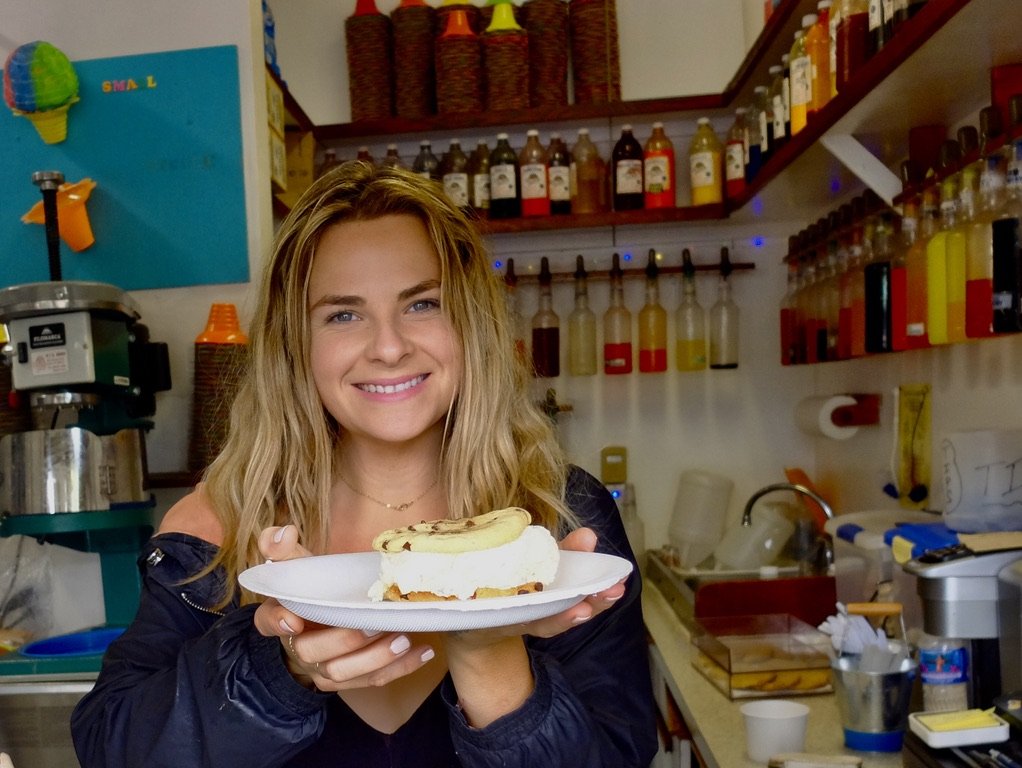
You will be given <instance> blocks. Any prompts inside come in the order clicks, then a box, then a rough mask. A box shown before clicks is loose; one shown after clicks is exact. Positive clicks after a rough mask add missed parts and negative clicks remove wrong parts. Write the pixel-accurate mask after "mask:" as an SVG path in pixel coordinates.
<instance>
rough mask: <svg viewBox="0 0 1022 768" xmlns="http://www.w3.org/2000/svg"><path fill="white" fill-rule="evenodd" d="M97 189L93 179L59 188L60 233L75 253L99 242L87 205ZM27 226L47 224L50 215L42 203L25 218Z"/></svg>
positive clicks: (23, 219) (58, 223) (58, 219)
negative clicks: (93, 229) (93, 191)
mask: <svg viewBox="0 0 1022 768" xmlns="http://www.w3.org/2000/svg"><path fill="white" fill-rule="evenodd" d="M95 188H96V182H94V181H93V180H92V179H82V180H81V181H77V182H75V183H74V184H61V185H60V187H59V188H58V189H57V231H58V232H59V233H60V239H61V240H63V241H64V242H65V243H66V244H67V247H68V248H70V249H71V250H72V251H74V252H75V253H80V252H81V251H84V250H85V249H86V248H88V247H89V246H91V245H92V244H93V243H95V242H96V238H95V237H94V236H93V234H92V224H91V222H90V221H89V212H88V210H87V209H86V207H85V202H86V201H87V200H88V199H89V195H90V194H92V190H94V189H95ZM21 220H22V221H23V222H25V223H26V224H45V223H46V214H45V212H44V211H43V202H42V200H40V201H39V202H38V203H36V204H35V205H33V206H32V208H31V209H30V210H29V212H28V213H26V214H25V215H24V216H22V217H21Z"/></svg>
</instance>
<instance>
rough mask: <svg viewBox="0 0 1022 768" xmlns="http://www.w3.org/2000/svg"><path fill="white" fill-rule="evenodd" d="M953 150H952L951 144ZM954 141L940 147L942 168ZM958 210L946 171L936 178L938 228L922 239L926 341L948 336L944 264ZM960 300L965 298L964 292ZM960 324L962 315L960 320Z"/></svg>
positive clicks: (953, 186)
mask: <svg viewBox="0 0 1022 768" xmlns="http://www.w3.org/2000/svg"><path fill="white" fill-rule="evenodd" d="M952 144H953V145H954V147H955V150H954V151H952V149H951V145H952ZM957 146H958V143H957V142H952V141H947V142H945V143H944V146H942V147H941V161H940V165H941V167H942V168H947V167H948V166H949V165H950V164H951V163H953V162H954V161H955V160H957V157H953V155H955V154H957ZM957 213H958V176H957V175H955V174H948V175H947V176H946V177H945V178H944V179H942V180H941V182H940V230H939V231H938V232H937V233H935V234H934V235H933V237H931V238H930V239H929V241H928V242H927V243H926V325H927V332H928V333H929V336H930V344H947V343H948V342H949V341H950V338H949V336H948V299H949V298H950V297H949V295H948V264H949V250H950V248H952V247H954V246H953V245H952V241H955V240H957V238H954V237H953V236H952V235H953V232H954V229H955V225H956V223H957ZM960 256H961V259H962V275H963V280H964V273H965V261H964V260H965V241H964V239H962V240H961V246H960ZM962 301H963V302H964V301H965V297H964V295H963V296H962ZM962 322H963V324H964V317H963V320H962Z"/></svg>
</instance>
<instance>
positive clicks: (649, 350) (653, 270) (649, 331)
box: [639, 248, 667, 373]
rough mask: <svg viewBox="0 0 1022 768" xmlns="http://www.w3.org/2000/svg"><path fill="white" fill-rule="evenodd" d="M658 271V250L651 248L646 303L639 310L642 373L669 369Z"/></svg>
mask: <svg viewBox="0 0 1022 768" xmlns="http://www.w3.org/2000/svg"><path fill="white" fill-rule="evenodd" d="M658 273H659V270H658V269H657V265H656V251H654V250H653V249H652V248H651V249H650V251H649V261H648V263H647V264H646V303H645V304H643V306H642V309H640V310H639V371H640V372H641V373H660V372H662V371H666V370H667V310H665V309H664V308H663V307H662V306H660V289H659V286H658V285H657V275H658Z"/></svg>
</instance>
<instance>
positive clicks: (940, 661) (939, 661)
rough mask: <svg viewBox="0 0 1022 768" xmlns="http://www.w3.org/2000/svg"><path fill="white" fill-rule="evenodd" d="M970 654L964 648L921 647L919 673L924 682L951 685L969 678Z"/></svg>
mask: <svg viewBox="0 0 1022 768" xmlns="http://www.w3.org/2000/svg"><path fill="white" fill-rule="evenodd" d="M968 669H969V654H968V652H967V651H966V650H965V649H964V648H961V647H959V648H946V647H945V648H920V649H919V674H920V676H921V677H922V679H923V683H929V684H930V685H934V684H936V685H951V684H953V683H964V682H967V681H968V680H969V675H968Z"/></svg>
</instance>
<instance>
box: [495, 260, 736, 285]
mask: <svg viewBox="0 0 1022 768" xmlns="http://www.w3.org/2000/svg"><path fill="white" fill-rule="evenodd" d="M722 265H723V262H720V261H717V262H714V263H712V264H693V265H692V266H693V267H694V269H695V271H696V272H709V273H717V272H720V271H721V266H722ZM728 266H729V267H730V268H731V270H732V271H734V272H737V271H739V270H750V269H755V268H756V265H755V264H754V263H753V262H751V261H729V262H728ZM684 271H685V268H684V267H682V266H681V265H680V264H678V265H677V266H672V267H665V266H661V265H659V264H657V274H658V275H680V274H682V273H683V272H684ZM610 273H611V271H610V270H609V269H594V270H589V269H587V270H586V279H587V280H610V276H611V274H610ZM621 273H622V278H624V279H625V280H627V279H628V278H631V277H642V278H645V277H646V267H645V266H641V267H632V268H629V269H625V268H622V269H621ZM505 279H513V280H515V281H516V283H517V284H518V285H521V284H523V283H528V284H531V283H539V275H538V274H535V275H533V274H524V275H520V274H518V273H516V272H515V271H514V259H508V260H507V267H506V268H505ZM574 281H575V273H574V271H571V272H568V271H564V272H551V273H550V282H552V283H570V282H574Z"/></svg>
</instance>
